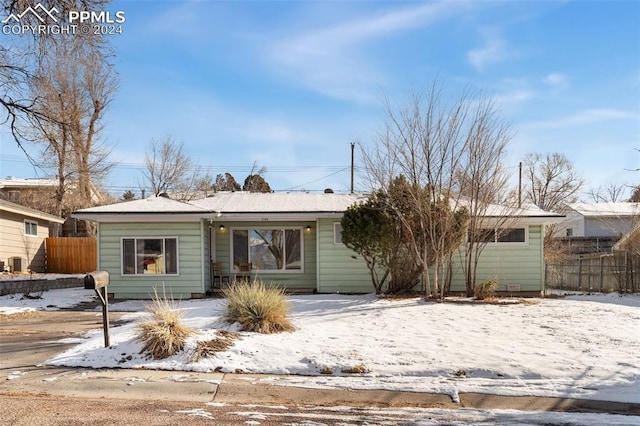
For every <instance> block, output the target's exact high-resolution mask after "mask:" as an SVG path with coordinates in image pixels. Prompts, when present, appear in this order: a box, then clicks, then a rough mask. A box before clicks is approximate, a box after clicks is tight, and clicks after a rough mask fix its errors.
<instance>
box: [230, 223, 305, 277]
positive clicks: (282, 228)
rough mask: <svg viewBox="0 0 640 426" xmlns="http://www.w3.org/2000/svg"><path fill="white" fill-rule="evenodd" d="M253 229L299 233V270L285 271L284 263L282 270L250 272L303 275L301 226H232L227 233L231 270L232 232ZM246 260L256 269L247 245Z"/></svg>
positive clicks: (256, 270)
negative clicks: (294, 231)
mask: <svg viewBox="0 0 640 426" xmlns="http://www.w3.org/2000/svg"><path fill="white" fill-rule="evenodd" d="M254 229H258V230H260V229H265V230H269V231H276V230H277V231H283V232H285V231H291V230H296V231H299V232H300V269H286V263H285V262H283V264H284V269H252V272H255V273H259V274H304V227H303V226H276V225H274V226H234V227H231V229H230V232H229V259H230V264H231V265H230V266H231V270H234V268H235V267H234V260H235V259H234V250H233V232H234V231H247V232H248V233H251V231H252V230H254ZM248 248H249V250H248V253H247V259H248V261H249V263H251V265H252V268H255V267H256V264H255V262H252V261H251V245H250V244H249V245H248ZM285 250H286V248H285Z"/></svg>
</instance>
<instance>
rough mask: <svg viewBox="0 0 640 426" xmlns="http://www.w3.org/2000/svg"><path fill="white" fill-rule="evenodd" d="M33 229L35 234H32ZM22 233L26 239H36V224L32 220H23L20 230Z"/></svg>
mask: <svg viewBox="0 0 640 426" xmlns="http://www.w3.org/2000/svg"><path fill="white" fill-rule="evenodd" d="M34 227H35V231H36V232H35V234H34V233H33V228H34ZM22 232H23V233H24V235H25V236H27V237H37V236H38V222H34V221H33V220H25V221H24V225H23V228H22Z"/></svg>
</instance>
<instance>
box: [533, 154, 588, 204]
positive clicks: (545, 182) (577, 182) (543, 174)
mask: <svg viewBox="0 0 640 426" xmlns="http://www.w3.org/2000/svg"><path fill="white" fill-rule="evenodd" d="M523 169H524V176H525V194H526V198H527V199H528V200H529V201H530V202H532V203H533V204H535V205H536V206H538V207H540V208H541V209H543V210H547V211H561V210H562V208H563V206H564V205H566V204H568V203H574V202H576V201H577V200H578V194H579V192H580V189H581V188H582V185H583V183H584V181H583V179H582V178H581V177H580V176H579V175H578V173H577V172H576V171H575V170H574V168H573V164H572V163H571V161H569V159H568V158H567V157H566V156H565V155H564V154H560V153H557V152H556V153H553V154H547V155H546V156H545V157H543V156H542V155H540V154H536V153H531V154H527V156H526V157H525V160H524V162H523Z"/></svg>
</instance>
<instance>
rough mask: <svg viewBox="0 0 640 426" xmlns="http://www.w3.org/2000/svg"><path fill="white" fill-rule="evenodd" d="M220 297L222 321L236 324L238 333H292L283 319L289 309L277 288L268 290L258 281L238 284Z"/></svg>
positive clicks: (285, 317) (226, 290) (286, 320)
mask: <svg viewBox="0 0 640 426" xmlns="http://www.w3.org/2000/svg"><path fill="white" fill-rule="evenodd" d="M224 296H225V297H226V299H227V313H226V320H227V321H228V322H229V323H232V324H233V323H235V322H237V323H239V324H240V329H241V330H242V331H253V332H256V333H263V334H271V333H280V332H283V331H293V330H295V328H294V327H293V325H292V324H291V323H290V322H289V320H288V319H287V314H288V313H289V307H288V305H287V300H286V298H285V295H284V291H283V290H282V289H280V288H277V287H268V286H266V285H265V284H264V283H263V282H262V281H259V280H255V281H254V282H253V283H248V282H239V283H235V284H233V285H232V286H231V287H228V288H227V289H225V290H224Z"/></svg>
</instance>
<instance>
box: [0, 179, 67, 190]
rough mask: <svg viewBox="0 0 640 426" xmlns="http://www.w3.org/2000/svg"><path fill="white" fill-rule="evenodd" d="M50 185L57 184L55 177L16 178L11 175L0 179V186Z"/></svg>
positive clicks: (8, 187)
mask: <svg viewBox="0 0 640 426" xmlns="http://www.w3.org/2000/svg"><path fill="white" fill-rule="evenodd" d="M41 186H45V187H50V186H58V181H57V180H55V179H44V178H26V179H23V178H16V177H13V176H8V177H6V178H4V179H0V188H7V189H10V188H25V187H31V188H33V187H41Z"/></svg>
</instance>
